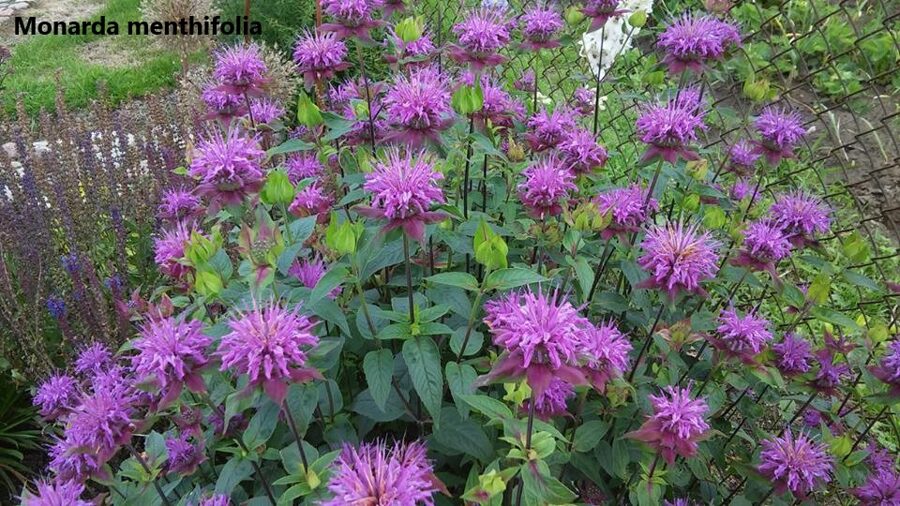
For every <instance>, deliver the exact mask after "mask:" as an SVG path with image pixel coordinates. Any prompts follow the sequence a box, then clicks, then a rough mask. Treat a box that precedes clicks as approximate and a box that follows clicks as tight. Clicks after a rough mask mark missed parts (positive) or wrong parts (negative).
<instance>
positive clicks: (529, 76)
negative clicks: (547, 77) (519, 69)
mask: <svg viewBox="0 0 900 506" xmlns="http://www.w3.org/2000/svg"><path fill="white" fill-rule="evenodd" d="M535 86H537V85H536V84H535V77H534V71H533V70H526V71H525V72H523V73H522V77H520V78H518V79H516V82H514V83H513V87H514V88H515V89H517V90H519V91H525V92H528V93H532V92H534V90H535Z"/></svg>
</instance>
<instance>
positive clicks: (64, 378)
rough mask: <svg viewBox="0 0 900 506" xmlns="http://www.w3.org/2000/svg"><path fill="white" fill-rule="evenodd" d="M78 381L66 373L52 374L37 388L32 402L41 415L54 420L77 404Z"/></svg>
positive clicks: (78, 394) (78, 395)
mask: <svg viewBox="0 0 900 506" xmlns="http://www.w3.org/2000/svg"><path fill="white" fill-rule="evenodd" d="M79 397H80V393H79V391H78V382H77V381H75V378H73V377H71V376H69V375H67V374H54V375H52V376H50V377H49V378H47V379H46V380H44V382H43V383H41V384H40V386H38V388H37V392H36V393H35V394H34V399H32V402H33V403H34V405H35V406H37V407H38V408H40V412H41V416H42V417H44V418H45V419H47V420H55V419H56V418H59V417H61V416H64V415H65V414H67V413H68V412H69V411H70V410H71V409H72V408H73V407H75V406H76V405H77V404H78V399H79Z"/></svg>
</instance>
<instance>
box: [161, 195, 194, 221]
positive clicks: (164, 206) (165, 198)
mask: <svg viewBox="0 0 900 506" xmlns="http://www.w3.org/2000/svg"><path fill="white" fill-rule="evenodd" d="M201 212H202V204H201V203H200V197H198V196H197V195H194V193H193V192H191V191H190V190H187V189H184V188H171V189H168V190H166V191H165V192H163V195H162V199H161V202H160V203H159V211H158V213H157V214H158V216H159V217H160V219H163V220H166V221H169V222H172V223H175V222H179V221H189V220H192V219H194V218H196V217H197V216H198V215H199V214H200V213H201Z"/></svg>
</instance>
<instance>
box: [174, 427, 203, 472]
mask: <svg viewBox="0 0 900 506" xmlns="http://www.w3.org/2000/svg"><path fill="white" fill-rule="evenodd" d="M166 453H167V454H168V456H169V458H168V460H167V461H166V472H169V473H175V474H180V475H189V474H193V473H194V471H196V470H197V467H198V466H200V464H202V463H203V462H205V461H206V453H205V452H204V451H203V446H202V440H201V442H200V443H198V444H194V443H191V441H190V436H189V435H188V434H181V435H180V436H177V437H171V438H167V439H166Z"/></svg>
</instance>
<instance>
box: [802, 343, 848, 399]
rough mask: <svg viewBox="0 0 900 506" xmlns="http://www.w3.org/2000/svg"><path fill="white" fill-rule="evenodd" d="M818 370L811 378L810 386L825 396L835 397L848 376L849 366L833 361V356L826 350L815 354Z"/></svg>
mask: <svg viewBox="0 0 900 506" xmlns="http://www.w3.org/2000/svg"><path fill="white" fill-rule="evenodd" d="M815 355H816V358H817V360H816V363H818V364H819V370H818V372H816V376H815V377H814V378H813V380H812V383H811V386H812V387H813V388H815V389H816V390H818V391H819V392H822V393H824V394H826V395H837V393H838V389H839V387H840V386H841V383H842V382H843V381H844V380H845V379H847V376H848V375H849V374H850V366H849V365H847V364H844V363H837V362H835V361H834V354H833V353H831V352H830V351H828V350H824V349H823V350H819V351H817V352H816V353H815Z"/></svg>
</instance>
